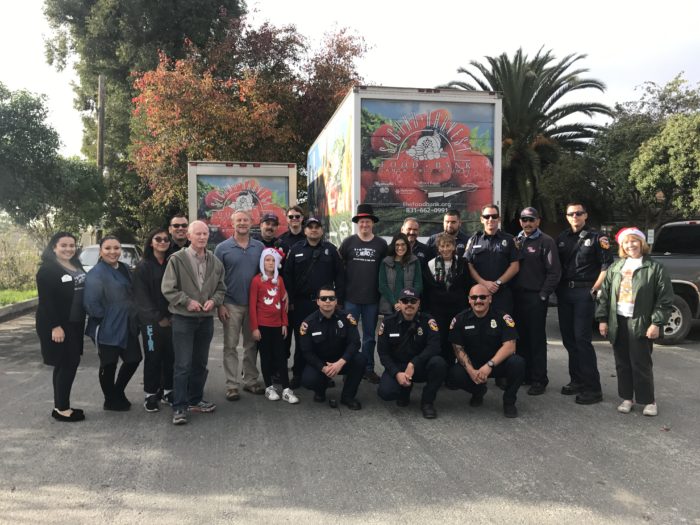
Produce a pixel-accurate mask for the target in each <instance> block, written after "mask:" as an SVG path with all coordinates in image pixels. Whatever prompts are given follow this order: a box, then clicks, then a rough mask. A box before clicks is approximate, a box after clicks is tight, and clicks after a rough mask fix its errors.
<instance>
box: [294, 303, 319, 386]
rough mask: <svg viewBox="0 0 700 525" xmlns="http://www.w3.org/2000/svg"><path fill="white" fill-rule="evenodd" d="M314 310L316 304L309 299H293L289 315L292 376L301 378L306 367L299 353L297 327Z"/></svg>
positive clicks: (299, 343)
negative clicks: (292, 345)
mask: <svg viewBox="0 0 700 525" xmlns="http://www.w3.org/2000/svg"><path fill="white" fill-rule="evenodd" d="M314 310H316V303H315V302H314V301H312V300H311V299H298V298H296V299H294V310H293V311H292V312H290V313H291V315H290V317H291V322H292V326H293V327H294V364H293V365H292V375H293V376H294V377H301V375H302V373H303V372H304V368H305V366H306V361H305V360H304V356H303V355H302V352H301V341H300V339H299V338H300V335H299V327H300V326H301V323H302V322H303V321H304V319H306V318H307V317H308V316H310V315H311V314H312V313H313V312H314Z"/></svg>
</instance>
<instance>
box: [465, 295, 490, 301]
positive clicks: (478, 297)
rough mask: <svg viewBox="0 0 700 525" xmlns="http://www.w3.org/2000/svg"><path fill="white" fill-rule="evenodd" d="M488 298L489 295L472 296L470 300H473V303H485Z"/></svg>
mask: <svg viewBox="0 0 700 525" xmlns="http://www.w3.org/2000/svg"><path fill="white" fill-rule="evenodd" d="M487 297H489V296H488V295H470V296H469V299H471V300H472V301H476V300H477V299H478V300H479V301H485V300H486V298H487Z"/></svg>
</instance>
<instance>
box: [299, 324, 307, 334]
mask: <svg viewBox="0 0 700 525" xmlns="http://www.w3.org/2000/svg"><path fill="white" fill-rule="evenodd" d="M308 329H309V325H308V324H306V321H304V322H303V323H301V326H300V327H299V335H306V331H307V330H308Z"/></svg>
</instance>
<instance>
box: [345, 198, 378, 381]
mask: <svg viewBox="0 0 700 525" xmlns="http://www.w3.org/2000/svg"><path fill="white" fill-rule="evenodd" d="M352 222H354V223H356V224H357V233H356V234H354V235H351V236H350V237H347V238H346V239H345V240H344V241H343V242H342V244H341V245H340V249H339V250H338V252H339V253H340V257H341V259H342V260H343V263H344V265H345V294H344V295H345V305H344V308H345V310H346V311H348V312H349V313H351V314H352V315H353V317H354V318H355V319H357V320H360V321H361V322H362V350H361V352H362V353H363V354H364V355H365V357H366V358H367V371H366V373H365V376H364V377H365V379H367V380H368V381H370V382H372V383H374V384H377V383H379V376H378V375H377V373H376V372H375V371H374V346H375V336H374V334H375V330H376V328H377V315H378V311H379V309H378V304H379V265H380V264H381V261H382V259H384V257H386V252H387V244H386V241H385V240H384V239H382V238H381V237H378V236H376V235H374V232H373V229H374V224H375V223H376V222H379V217H377V216H376V215H374V210H373V209H372V206H371V205H370V204H360V205H358V206H357V214H356V215H355V216H354V217H353V218H352Z"/></svg>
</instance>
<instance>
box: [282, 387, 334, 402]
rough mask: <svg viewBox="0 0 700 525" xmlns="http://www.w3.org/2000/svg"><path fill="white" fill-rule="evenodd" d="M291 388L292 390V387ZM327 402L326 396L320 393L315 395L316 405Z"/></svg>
mask: <svg viewBox="0 0 700 525" xmlns="http://www.w3.org/2000/svg"><path fill="white" fill-rule="evenodd" d="M289 388H291V386H290V387H289ZM325 400H326V394H319V393H318V392H317V393H315V394H314V401H316V403H323V402H324V401H325Z"/></svg>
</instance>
